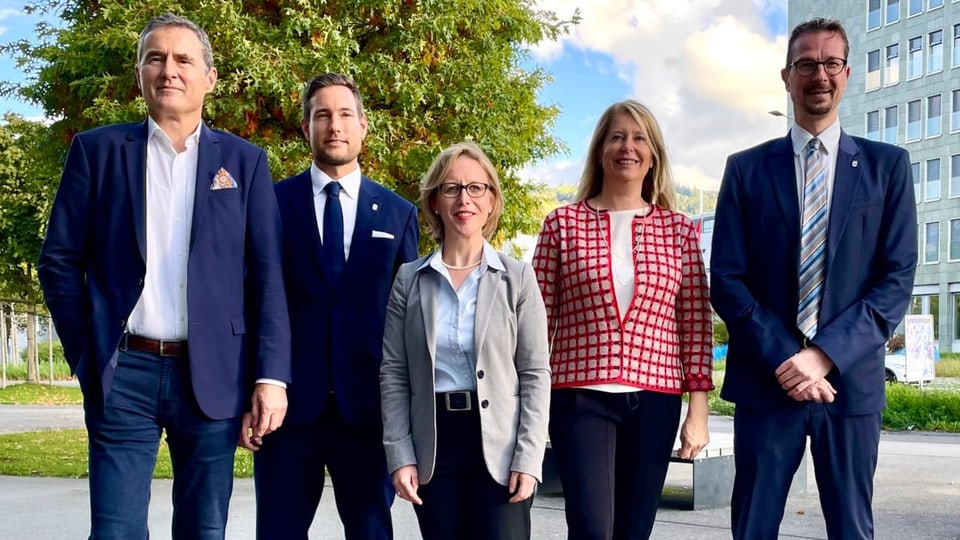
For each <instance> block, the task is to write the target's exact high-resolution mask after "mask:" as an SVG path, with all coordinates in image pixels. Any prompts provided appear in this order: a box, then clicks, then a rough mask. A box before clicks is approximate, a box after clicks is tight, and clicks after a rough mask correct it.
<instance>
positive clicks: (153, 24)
mask: <svg viewBox="0 0 960 540" xmlns="http://www.w3.org/2000/svg"><path fill="white" fill-rule="evenodd" d="M168 26H173V27H176V28H186V29H187V30H192V31H193V33H194V34H196V35H197V39H199V40H200V47H202V48H203V63H204V64H206V65H207V70H208V71H209V70H210V68H212V67H213V47H212V46H211V45H210V36H208V35H207V33H206V32H204V31H203V28H200V27H199V26H197V23H195V22H193V21H191V20H190V19H187V18H184V17H180V16H177V15H174V14H172V13H164V14H163V15H158V16H156V17H154V18H152V19H150V20H149V21H148V22H147V25H146V26H144V27H143V30H142V31H141V32H140V39H139V41H138V42H137V65H140V62H142V61H143V54H144V53H145V52H146V51H144V50H143V47H144V45H145V44H146V42H147V35H148V34H150V32H153V31H154V30H156V29H157V28H165V27H168Z"/></svg>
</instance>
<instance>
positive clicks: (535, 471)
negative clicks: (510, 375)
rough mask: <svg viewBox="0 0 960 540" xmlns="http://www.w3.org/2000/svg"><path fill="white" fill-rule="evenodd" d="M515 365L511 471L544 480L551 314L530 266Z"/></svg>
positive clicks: (525, 271)
mask: <svg viewBox="0 0 960 540" xmlns="http://www.w3.org/2000/svg"><path fill="white" fill-rule="evenodd" d="M514 355H515V356H514V364H515V365H516V368H517V378H518V380H519V385H520V422H519V425H518V426H517V446H516V447H515V449H514V452H513V461H512V462H511V465H510V470H511V471H517V472H522V473H526V474H529V475H531V476H533V477H534V478H536V479H537V480H538V481H542V478H543V473H542V467H543V455H544V452H545V451H546V447H547V423H548V417H549V414H550V351H549V347H548V346H547V313H546V310H545V309H544V306H543V299H542V298H541V295H540V288H539V287H538V285H537V280H536V278H535V277H534V275H533V269H532V268H531V267H530V265H528V264H526V263H524V264H523V273H522V275H521V282H520V294H519V297H518V300H517V348H516V352H515V353H514Z"/></svg>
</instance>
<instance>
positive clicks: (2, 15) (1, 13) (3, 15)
mask: <svg viewBox="0 0 960 540" xmlns="http://www.w3.org/2000/svg"><path fill="white" fill-rule="evenodd" d="M17 15H23V12H22V11H20V10H19V9H11V8H3V9H0V21H2V20H5V19H9V18H10V17H16V16H17Z"/></svg>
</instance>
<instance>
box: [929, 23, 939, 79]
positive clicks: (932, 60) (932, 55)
mask: <svg viewBox="0 0 960 540" xmlns="http://www.w3.org/2000/svg"><path fill="white" fill-rule="evenodd" d="M927 45H928V46H927V73H936V72H938V71H943V30H937V31H935V32H930V33H929V34H927Z"/></svg>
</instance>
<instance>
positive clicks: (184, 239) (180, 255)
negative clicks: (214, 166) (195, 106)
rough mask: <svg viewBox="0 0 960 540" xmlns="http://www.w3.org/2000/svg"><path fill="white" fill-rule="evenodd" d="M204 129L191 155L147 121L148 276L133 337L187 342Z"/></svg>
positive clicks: (131, 325) (193, 140) (193, 138)
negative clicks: (190, 268) (190, 270)
mask: <svg viewBox="0 0 960 540" xmlns="http://www.w3.org/2000/svg"><path fill="white" fill-rule="evenodd" d="M202 126H203V123H202V122H201V123H199V124H197V129H195V130H194V131H193V133H191V134H190V135H189V136H187V139H186V150H184V151H183V152H177V151H176V150H175V149H174V148H173V143H172V142H171V141H170V138H169V137H168V136H167V134H166V133H164V132H163V130H162V129H161V128H160V126H158V125H157V123H156V122H154V121H153V118H149V117H148V119H147V171H146V172H147V178H146V192H147V199H146V204H145V206H144V212H146V237H147V238H146V244H147V254H146V266H147V272H146V276H145V277H144V280H143V291H142V292H141V293H140V299H139V300H138V301H137V305H136V306H134V308H133V312H132V313H130V317H129V319H128V320H127V331H128V332H129V333H131V334H136V335H138V336H145V337H149V338H154V339H180V340H183V339H187V322H188V321H187V257H188V256H189V253H190V228H191V225H192V221H193V200H194V196H195V194H196V187H197V158H198V155H199V147H198V143H199V141H200V130H201V129H202Z"/></svg>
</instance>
